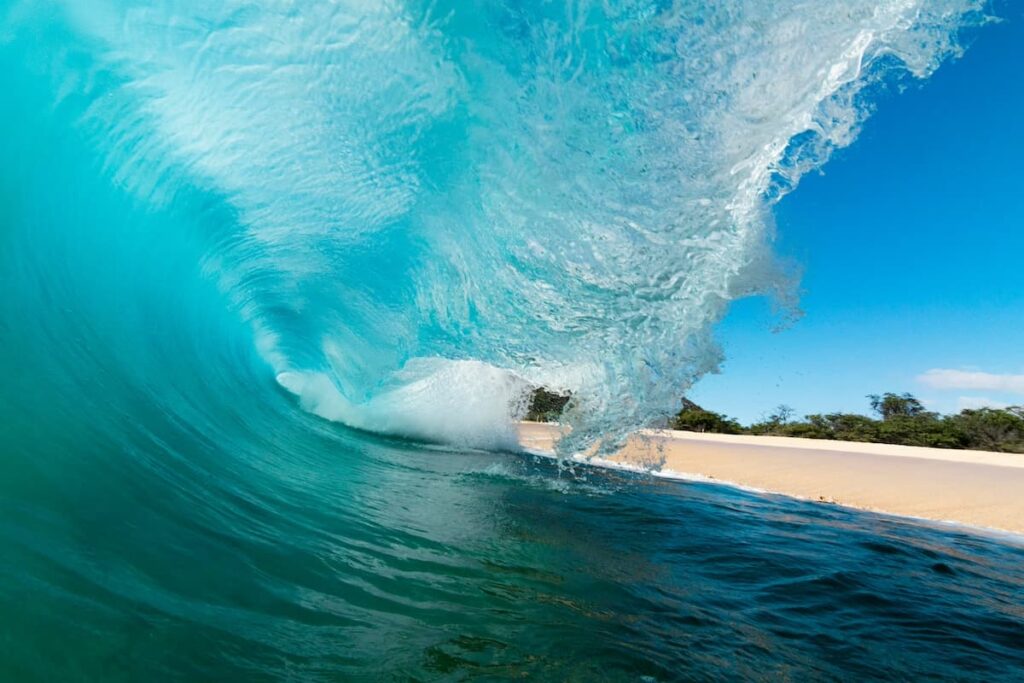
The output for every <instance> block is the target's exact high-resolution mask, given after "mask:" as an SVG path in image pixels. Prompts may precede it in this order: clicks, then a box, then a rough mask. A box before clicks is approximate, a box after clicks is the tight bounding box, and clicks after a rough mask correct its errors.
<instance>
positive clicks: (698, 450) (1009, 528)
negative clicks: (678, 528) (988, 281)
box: [517, 422, 1024, 535]
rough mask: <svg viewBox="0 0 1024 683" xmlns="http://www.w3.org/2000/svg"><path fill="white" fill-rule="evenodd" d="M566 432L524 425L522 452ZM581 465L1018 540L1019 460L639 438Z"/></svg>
mask: <svg viewBox="0 0 1024 683" xmlns="http://www.w3.org/2000/svg"><path fill="white" fill-rule="evenodd" d="M561 430H562V427H560V426H559V425H556V424H545V423H526V422H523V423H520V424H519V425H518V426H517V431H518V435H519V443H520V446H521V447H523V448H524V449H526V450H527V451H531V452H535V453H536V454H538V455H547V456H553V455H554V447H555V443H556V442H557V440H558V438H559V437H560V435H561V433H562V432H561ZM575 460H577V461H578V462H584V463H586V462H590V463H591V464H594V465H596V466H604V467H613V468H617V469H632V470H644V471H649V472H653V473H655V474H657V475H658V476H662V477H666V478H673V479H683V480H697V481H704V482H709V483H718V484H725V485H730V486H734V487H738V488H742V489H747V490H752V491H755V492H763V493H769V494H778V495H784V496H789V497H792V498H797V499H801V500H809V501H816V502H825V503H831V504H836V505H841V506H844V507H849V508H856V509H860V510H866V511H870V512H877V513H882V514H889V515H897V516H900V517H908V518H913V519H919V520H925V521H931V522H939V523H943V524H947V523H950V524H957V525H965V526H969V527H974V528H977V529H981V530H990V531H996V532H1000V533H1010V534H1014V535H1024V455H1018V454H1013V453H994V452H988V451H957V450H948V449H938V448H921V447H916V446H892V445H888V444H876V443H856V442H846V441H819V440H814V439H797V438H792V437H773V436H749V435H731V434H700V433H696V432H679V431H670V430H643V431H641V432H638V433H636V434H634V435H631V436H630V437H629V439H628V441H627V443H626V445H625V447H624V448H623V449H622V450H620V451H619V452H617V453H615V454H613V455H611V456H606V457H604V458H595V459H588V458H587V457H586V456H584V455H579V456H577V457H576V458H575Z"/></svg>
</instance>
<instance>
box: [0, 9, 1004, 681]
mask: <svg viewBox="0 0 1024 683" xmlns="http://www.w3.org/2000/svg"><path fill="white" fill-rule="evenodd" d="M977 10H978V7H977V6H976V4H975V3H970V2H948V3H928V4H927V5H926V6H925V5H923V4H922V5H921V6H918V5H917V4H915V3H913V2H900V3H896V2H893V3H877V4H876V5H868V4H865V3H859V2H858V3H849V4H843V3H831V4H826V3H813V4H808V5H804V4H800V3H792V4H790V3H765V4H763V5H761V4H755V3H737V4H731V3H723V4H721V5H720V6H718V7H716V8H715V9H708V8H700V7H698V6H691V5H688V4H686V3H682V4H678V5H674V4H670V3H653V2H632V3H629V2H626V3H609V4H602V5H594V6H591V5H588V4H586V3H582V4H575V3H568V4H566V5H561V4H559V5H554V4H551V3H536V4H533V5H524V6H520V5H519V4H518V3H509V4H507V5H505V4H502V3H443V2H440V3H430V4H428V3H422V4H421V3H416V2H409V3H381V4H379V5H373V4H371V6H364V5H363V4H361V3H334V4H330V5H327V4H324V5H322V6H317V7H306V8H298V7H294V6H292V5H290V4H288V3H270V2H268V3H261V4H248V3H235V2H228V3H219V4H217V7H215V8H211V7H207V6H206V3H189V2H165V3H161V4H159V5H154V6H150V7H127V6H124V5H122V4H120V3H116V2H98V1H97V2H88V3H85V2H81V3H79V2H67V3H34V2H16V3H14V4H6V5H4V6H3V7H0V13H2V14H0V92H2V93H4V97H3V98H2V99H0V120H2V122H3V134H2V135H0V152H2V154H0V159H2V161H0V229H2V232H0V276H2V289H0V344H2V354H0V376H2V378H3V381H2V382H0V408H2V415H3V419H2V421H0V547H2V548H3V555H2V561H0V679H3V680H17V681H22V680H25V681H33V680H40V681H51V680H60V681H64V680H211V681H213V680H216V681H223V680H410V679H412V680H434V679H448V680H469V679H478V680H494V679H499V680H500V679H505V678H521V677H524V676H525V677H528V678H531V679H533V680H557V681H561V680H581V681H582V680H586V681H590V680H659V681H661V680H664V681H667V680H717V679H722V678H737V677H743V678H748V679H754V680H757V679H778V678H786V677H788V678H791V679H797V680H803V679H807V678H818V679H850V678H858V679H888V680H907V679H915V680H919V679H926V678H929V677H931V678H952V679H964V680H968V679H977V680H994V679H999V680H1010V679H1012V678H1014V677H1015V676H1016V677H1018V678H1019V677H1020V673H1019V672H1020V671H1021V670H1022V669H1021V667H1022V666H1024V656H1022V652H1024V642H1022V639H1021V634H1022V633H1024V614H1022V612H1021V604H1022V593H1021V591H1022V586H1024V573H1022V569H1021V567H1022V566H1024V563H1022V560H1024V551H1022V550H1021V548H1020V546H1019V544H1016V545H1015V544H1014V543H1013V542H1008V541H1006V540H1005V539H1003V540H1000V539H988V538H984V537H979V536H974V535H969V534H963V533H959V532H956V531H950V530H938V529H929V528H925V527H920V526H915V525H912V524H909V523H904V522H898V521H893V520H888V519H882V518H877V517H874V516H871V515H862V514H853V513H850V512H846V511H842V510H838V509H833V508H830V507H825V506H818V505H809V504H803V503H797V502H792V501H783V500H779V499H775V498H771V497H762V496H755V495H751V494H746V493H738V492H732V491H729V490H725V489H719V488H714V487H709V486H705V485H696V484H694V485H682V484H673V483H665V482H657V481H652V480H650V479H648V478H646V477H642V476H628V477H626V476H622V475H618V474H612V473H607V472H600V471H597V470H591V469H587V468H582V469H577V470H575V471H571V470H566V469H562V468H559V467H557V466H555V465H552V464H550V463H537V462H534V461H532V460H531V459H530V458H529V457H527V456H523V455H519V454H516V453H515V452H513V451H514V443H513V439H512V432H511V426H510V425H511V420H512V419H514V418H515V417H516V415H517V414H518V413H519V411H521V409H522V403H523V397H524V395H525V393H526V391H527V388H528V387H529V385H530V383H532V382H543V383H545V384H548V385H550V386H554V387H559V388H566V389H571V390H573V392H574V395H575V396H576V402H575V404H574V406H573V407H572V409H571V412H570V415H569V419H570V420H571V421H572V422H573V424H574V425H575V427H576V431H575V432H574V434H575V438H576V439H577V441H576V443H577V444H579V443H582V442H584V441H586V440H587V439H588V438H591V437H593V436H594V435H597V434H612V435H614V434H619V433H622V432H623V431H625V430H626V429H628V428H630V427H632V426H635V425H637V424H640V423H641V422H642V420H643V419H645V418H647V417H649V416H651V415H657V414H658V413H659V412H665V411H668V410H670V409H671V408H672V407H673V405H674V404H675V402H676V401H677V400H678V395H679V392H680V391H682V390H683V389H684V388H685V387H686V386H688V385H689V383H691V382H692V381H694V380H695V379H696V378H697V377H699V375H700V374H701V373H702V372H705V371H707V370H709V369H711V368H713V367H714V366H715V363H716V362H717V360H718V352H717V350H716V349H715V347H714V344H713V342H712V340H711V337H710V334H709V327H710V325H711V324H713V323H714V321H716V320H717V319H718V318H719V317H720V316H721V314H722V313H723V311H724V310H725V307H726V306H727V304H728V302H729V301H731V300H732V299H734V298H735V297H737V296H741V295H744V294H749V293H753V292H775V293H776V294H777V295H778V297H779V299H780V301H781V302H782V303H783V304H785V302H786V300H787V296H788V294H787V292H788V291H789V287H790V284H789V278H788V276H787V274H786V273H785V272H784V269H781V268H780V267H779V266H777V265H776V264H774V262H773V260H772V257H771V255H770V251H769V249H768V243H769V241H770V233H771V206H772V203H773V202H774V201H775V200H776V199H777V198H778V197H779V196H781V195H782V194H784V193H785V192H788V191H790V190H792V188H793V187H794V186H795V184H796V182H797V180H798V179H799V177H800V175H801V174H802V173H804V172H806V171H808V170H811V169H813V168H815V167H817V166H818V165H820V164H821V163H823V161H824V160H825V159H826V158H827V156H828V154H829V153H830V152H831V150H833V149H835V148H837V147H840V146H842V145H845V144H848V143H850V142H851V141H852V140H853V138H854V137H855V133H856V128H857V125H858V124H859V122H860V121H862V120H863V118H864V117H865V116H866V115H867V114H868V112H869V110H870V102H871V97H872V96H873V95H874V93H876V92H877V90H878V89H881V88H885V87H888V86H890V85H894V84H896V85H898V84H901V83H905V82H909V80H910V79H912V78H915V77H926V76H927V75H928V74H929V73H930V72H931V71H932V70H933V69H934V68H935V67H936V66H937V65H938V64H939V63H941V61H942V60H944V59H946V58H949V57H950V56H951V55H952V54H954V53H955V52H956V50H957V49H958V47H957V45H958V41H959V39H960V36H961V35H962V34H963V32H964V31H971V30H974V28H975V27H977V26H978V25H979V24H980V23H982V19H981V16H980V14H979V13H978V11H977Z"/></svg>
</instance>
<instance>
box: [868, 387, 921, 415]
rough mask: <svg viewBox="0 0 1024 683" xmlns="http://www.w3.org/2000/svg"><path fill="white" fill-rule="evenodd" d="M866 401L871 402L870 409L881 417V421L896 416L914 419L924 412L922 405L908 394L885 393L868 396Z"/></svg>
mask: <svg viewBox="0 0 1024 683" xmlns="http://www.w3.org/2000/svg"><path fill="white" fill-rule="evenodd" d="M868 399H869V400H870V401H871V409H872V410H874V411H875V412H876V413H878V414H879V415H881V416H882V419H883V420H888V419H891V418H893V417H898V416H902V417H914V416H915V415H920V414H922V413H924V412H925V409H924V405H922V404H921V402H920V401H918V400H917V399H916V398H914V397H913V396H912V395H911V394H908V393H903V394H893V393H890V392H886V393H884V394H882V395H881V396H879V395H878V394H869V395H868Z"/></svg>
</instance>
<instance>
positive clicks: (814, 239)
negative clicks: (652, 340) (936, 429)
mask: <svg viewBox="0 0 1024 683" xmlns="http://www.w3.org/2000/svg"><path fill="white" fill-rule="evenodd" d="M996 13H997V14H998V15H999V16H1001V17H1003V18H1004V21H1002V22H1001V23H999V24H994V25H989V26H987V27H985V28H983V29H981V30H979V31H978V32H977V33H976V34H974V35H973V36H972V40H971V42H970V46H969V48H968V49H967V51H966V53H965V54H964V56H963V57H962V58H960V59H958V60H954V61H950V62H948V63H946V64H944V65H943V66H942V67H941V68H940V69H939V70H938V71H937V72H936V73H935V74H934V75H933V76H932V77H931V78H930V79H928V80H927V81H925V82H922V83H912V84H911V86H910V87H909V88H908V89H907V90H906V91H905V92H903V93H895V92H893V93H891V94H888V95H886V96H884V97H883V98H882V99H881V101H879V102H878V107H877V111H876V113H875V114H874V115H873V116H872V117H871V119H869V120H868V122H867V124H866V125H865V126H864V130H863V132H862V133H861V135H860V137H859V138H858V139H857V141H856V142H855V143H854V144H853V145H852V146H850V147H848V148H847V149H845V150H841V151H839V152H838V153H837V154H836V155H835V156H834V157H833V158H832V160H830V161H829V163H828V164H827V165H826V166H825V167H824V169H823V173H822V174H820V175H819V174H812V175H810V176H808V177H805V178H804V179H803V181H802V182H801V184H800V187H799V188H798V189H797V190H796V191H795V192H794V193H792V194H790V195H789V196H787V197H786V198H784V199H783V200H782V201H781V202H780V203H779V205H778V206H777V207H776V211H775V215H776V219H777V228H778V238H777V242H776V250H777V252H778V253H780V254H781V255H782V256H783V257H784V258H786V259H787V260H789V261H792V262H795V263H797V264H798V265H799V267H800V268H801V269H802V271H803V277H802V281H801V290H802V295H801V299H800V308H801V309H802V310H803V312H804V317H803V318H801V319H800V320H799V321H797V322H796V323H795V324H793V325H792V326H790V327H788V328H786V329H784V330H782V331H779V332H774V333H773V332H772V329H773V327H774V326H775V325H776V323H777V322H778V319H777V317H775V316H773V314H772V312H771V307H770V305H769V303H768V302H766V301H765V300H764V299H748V300H744V301H740V302H737V303H736V304H735V305H734V306H733V308H732V310H731V312H730V314H729V315H728V317H727V318H726V319H725V320H724V321H723V322H722V323H721V325H720V327H719V339H720V341H721V342H722V344H723V346H724V348H725V353H726V361H725V363H724V365H723V366H722V372H721V374H719V375H711V376H708V377H706V378H704V379H703V380H701V382H700V383H699V384H698V385H697V386H696V387H695V389H694V390H693V391H692V392H691V394H690V397H691V398H693V399H694V400H696V401H697V402H698V403H700V404H701V405H704V406H705V407H707V408H709V409H713V410H717V411H720V412H725V413H728V414H729V415H733V416H735V417H738V418H740V419H741V420H743V421H750V420H756V419H758V418H759V417H760V416H762V415H763V414H766V413H768V412H770V411H771V410H772V409H773V408H774V407H775V406H777V405H779V404H781V403H785V404H788V405H790V406H792V407H793V408H794V409H795V410H796V412H797V414H799V415H803V414H805V413H808V412H830V411H837V410H842V411H856V412H866V411H867V400H866V399H865V395H866V394H869V393H881V392H884V391H899V392H903V391H909V392H912V393H914V394H915V395H917V396H918V397H920V398H922V399H923V400H924V401H925V403H926V404H927V405H928V406H929V407H931V408H932V409H934V410H938V411H940V412H952V411H956V410H958V409H960V408H961V407H972V406H975V405H978V404H984V403H990V404H995V405H999V404H1024V170H1022V164H1024V85H1022V83H1024V80H1022V79H1024V75H1022V72H1024V7H1022V6H1021V5H1019V4H1017V3H1001V4H999V5H997V6H996Z"/></svg>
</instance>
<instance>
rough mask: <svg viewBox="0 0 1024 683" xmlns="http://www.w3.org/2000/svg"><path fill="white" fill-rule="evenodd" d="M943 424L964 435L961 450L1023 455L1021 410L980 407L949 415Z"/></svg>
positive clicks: (1023, 426) (1016, 408) (1023, 436)
mask: <svg viewBox="0 0 1024 683" xmlns="http://www.w3.org/2000/svg"><path fill="white" fill-rule="evenodd" d="M945 421H946V422H948V423H950V425H951V426H954V427H955V428H956V429H957V430H958V431H959V432H960V433H961V434H963V435H964V442H963V445H962V446H961V448H977V449H980V450H985V451H1005V452H1009V453H1024V410H1021V408H1019V407H1011V408H1006V409H996V408H979V409H977V410H963V411H961V412H960V414H959V415H951V416H950V417H948V418H946V420H945Z"/></svg>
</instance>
